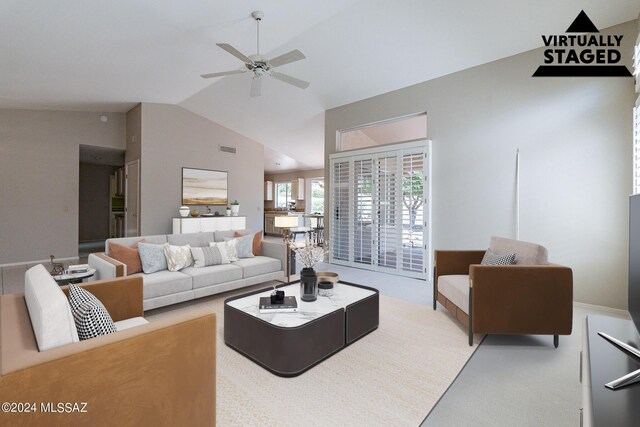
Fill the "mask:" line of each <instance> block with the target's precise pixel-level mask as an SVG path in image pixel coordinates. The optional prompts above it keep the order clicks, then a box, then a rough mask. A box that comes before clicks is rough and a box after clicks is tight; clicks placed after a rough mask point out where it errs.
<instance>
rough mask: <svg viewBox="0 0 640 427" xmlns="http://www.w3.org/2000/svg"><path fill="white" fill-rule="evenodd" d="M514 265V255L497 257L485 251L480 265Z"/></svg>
mask: <svg viewBox="0 0 640 427" xmlns="http://www.w3.org/2000/svg"><path fill="white" fill-rule="evenodd" d="M515 263H516V254H508V255H498V254H494V253H493V252H491V251H490V250H489V249H487V252H485V253H484V257H483V258H482V262H480V264H482V265H514V264H515Z"/></svg>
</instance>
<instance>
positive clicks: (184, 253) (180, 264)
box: [164, 244, 193, 271]
mask: <svg viewBox="0 0 640 427" xmlns="http://www.w3.org/2000/svg"><path fill="white" fill-rule="evenodd" d="M164 256H165V258H166V259H167V269H168V270H169V271H178V270H182V269H183V268H185V267H190V266H192V265H193V257H192V256H191V247H190V246H189V245H188V244H187V245H184V246H176V245H171V244H169V245H166V246H165V247H164Z"/></svg>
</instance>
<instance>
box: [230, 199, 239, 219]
mask: <svg viewBox="0 0 640 427" xmlns="http://www.w3.org/2000/svg"><path fill="white" fill-rule="evenodd" d="M239 213H240V203H238V201H237V200H234V201H233V202H231V216H238V214H239Z"/></svg>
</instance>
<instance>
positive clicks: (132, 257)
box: [109, 239, 144, 276]
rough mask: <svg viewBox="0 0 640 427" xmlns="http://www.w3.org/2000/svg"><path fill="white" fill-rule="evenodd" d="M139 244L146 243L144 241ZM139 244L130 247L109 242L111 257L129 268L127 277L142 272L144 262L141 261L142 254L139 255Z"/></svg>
mask: <svg viewBox="0 0 640 427" xmlns="http://www.w3.org/2000/svg"><path fill="white" fill-rule="evenodd" d="M138 243H144V239H143V240H141V241H139V242H138ZM138 243H136V244H134V245H133V246H131V247H129V246H124V245H120V244H118V243H113V242H109V256H110V257H111V258H113V259H115V260H116V261H120V262H121V263H123V264H124V265H126V266H127V276H129V275H131V274H135V273H140V272H141V271H142V261H140V254H138Z"/></svg>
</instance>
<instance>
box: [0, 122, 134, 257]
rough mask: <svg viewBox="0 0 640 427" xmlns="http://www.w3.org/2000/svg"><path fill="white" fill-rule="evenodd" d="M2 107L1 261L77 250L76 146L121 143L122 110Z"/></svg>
mask: <svg viewBox="0 0 640 427" xmlns="http://www.w3.org/2000/svg"><path fill="white" fill-rule="evenodd" d="M100 115H101V113H87V112H69V111H34V110H6V109H0V200H1V201H2V202H1V203H0V264H6V263H14V262H24V261H34V260H42V259H48V258H49V254H53V255H55V256H56V258H66V257H77V256H78V175H79V164H80V163H79V162H80V161H79V146H80V144H84V145H96V146H101V147H108V148H116V149H120V150H122V149H124V139H125V117H124V114H119V113H108V114H107V116H108V117H109V121H108V122H107V123H103V122H101V121H100V120H99V117H100Z"/></svg>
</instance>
